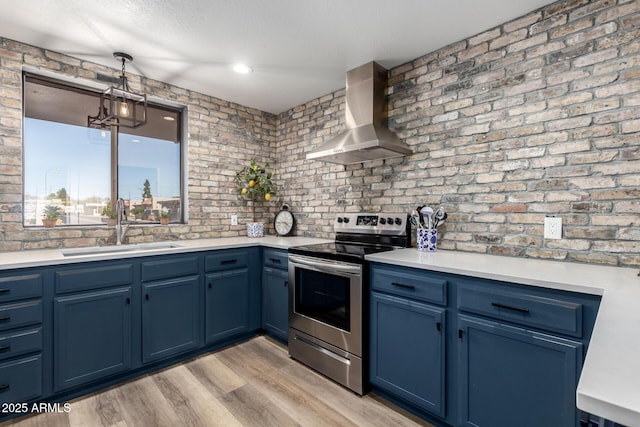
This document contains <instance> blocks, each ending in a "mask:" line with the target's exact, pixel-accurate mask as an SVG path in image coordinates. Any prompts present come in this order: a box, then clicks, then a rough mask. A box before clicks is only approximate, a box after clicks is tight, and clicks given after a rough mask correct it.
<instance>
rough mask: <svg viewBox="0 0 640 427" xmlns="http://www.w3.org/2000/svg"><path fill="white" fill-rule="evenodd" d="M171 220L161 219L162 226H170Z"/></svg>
mask: <svg viewBox="0 0 640 427" xmlns="http://www.w3.org/2000/svg"><path fill="white" fill-rule="evenodd" d="M169 219H170V218H162V217H161V218H160V224H162V225H168V224H169Z"/></svg>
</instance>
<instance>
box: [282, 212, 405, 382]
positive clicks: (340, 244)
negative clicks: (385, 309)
mask: <svg viewBox="0 0 640 427" xmlns="http://www.w3.org/2000/svg"><path fill="white" fill-rule="evenodd" d="M334 230H335V233H336V238H335V242H333V243H325V244H319V245H308V246H296V247H292V248H289V283H290V284H293V286H289V355H290V356H291V357H293V358H294V359H297V360H299V361H300V362H302V363H304V364H306V365H308V366H309V367H311V368H313V369H315V370H317V371H318V372H321V373H323V374H324V375H326V376H328V377H329V378H331V379H333V380H334V381H336V382H338V383H340V384H342V385H344V386H345V387H347V388H349V389H351V390H353V391H355V392H356V393H358V394H364V393H365V392H366V388H367V381H366V376H365V374H366V372H367V370H368V358H367V353H368V349H367V347H368V342H367V333H368V327H367V321H368V318H369V314H368V313H369V303H368V297H369V280H368V266H367V263H366V261H365V259H364V256H365V255H366V254H370V253H376V252H383V251H390V250H394V249H396V248H403V247H408V246H410V242H411V239H410V225H409V217H408V215H407V214H398V213H391V214H386V213H384V214H379V213H378V214H374V213H359V214H356V213H348V214H340V216H338V217H337V218H336V221H335V225H334Z"/></svg>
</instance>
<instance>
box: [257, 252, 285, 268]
mask: <svg viewBox="0 0 640 427" xmlns="http://www.w3.org/2000/svg"><path fill="white" fill-rule="evenodd" d="M262 262H263V264H264V266H265V267H272V268H280V269H283V270H286V269H287V268H289V254H288V253H287V252H286V251H279V250H275V249H265V251H264V255H263V260H262Z"/></svg>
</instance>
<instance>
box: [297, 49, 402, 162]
mask: <svg viewBox="0 0 640 427" xmlns="http://www.w3.org/2000/svg"><path fill="white" fill-rule="evenodd" d="M386 88H387V70H386V69H385V68H384V67H383V66H381V65H380V64H378V63H376V62H373V61H372V62H369V63H367V64H364V65H361V66H360V67H358V68H354V69H353V70H351V71H348V72H347V89H346V108H345V110H346V124H347V130H346V131H345V132H343V133H342V134H340V135H338V136H337V137H334V138H332V139H330V140H329V141H328V142H325V143H322V144H321V145H320V146H319V147H318V148H317V149H315V150H314V151H312V152H311V153H309V154H307V160H320V161H325V162H331V163H338V164H341V165H349V164H352V163H361V162H366V161H369V160H379V159H388V158H392V157H401V156H406V155H408V154H411V153H412V150H411V148H409V146H407V145H406V144H405V143H403V142H402V141H400V139H399V138H398V137H397V136H396V135H395V134H394V133H392V132H391V131H390V130H389V129H388V128H387V99H386V96H385V93H384V92H385V89H386Z"/></svg>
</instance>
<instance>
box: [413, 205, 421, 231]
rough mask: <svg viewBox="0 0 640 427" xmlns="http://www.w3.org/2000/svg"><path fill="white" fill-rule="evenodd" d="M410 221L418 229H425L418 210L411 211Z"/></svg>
mask: <svg viewBox="0 0 640 427" xmlns="http://www.w3.org/2000/svg"><path fill="white" fill-rule="evenodd" d="M410 221H411V224H412V225H414V226H415V227H416V228H419V229H422V228H423V226H422V221H421V217H420V213H419V212H418V210H417V209H414V210H412V211H411V218H410Z"/></svg>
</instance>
